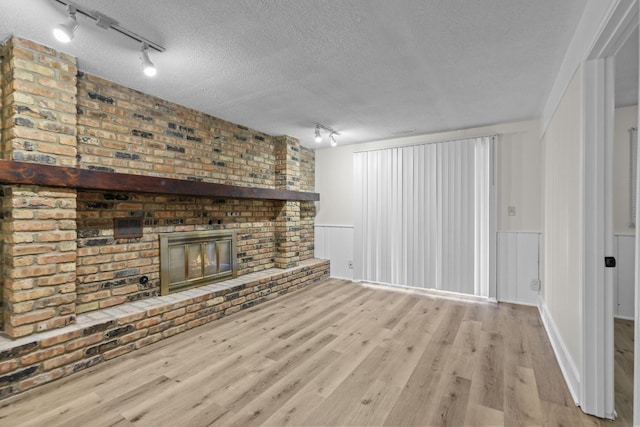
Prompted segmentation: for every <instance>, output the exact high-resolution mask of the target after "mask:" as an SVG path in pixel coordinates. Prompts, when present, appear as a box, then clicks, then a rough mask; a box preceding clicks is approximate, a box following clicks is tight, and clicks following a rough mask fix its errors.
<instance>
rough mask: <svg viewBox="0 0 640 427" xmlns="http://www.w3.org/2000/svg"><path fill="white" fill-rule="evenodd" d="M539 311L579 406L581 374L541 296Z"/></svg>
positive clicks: (568, 384) (557, 358) (572, 394)
mask: <svg viewBox="0 0 640 427" xmlns="http://www.w3.org/2000/svg"><path fill="white" fill-rule="evenodd" d="M538 311H539V312H540V317H541V318H542V324H543V325H544V328H545V330H546V331H547V336H548V337H549V341H551V347H552V348H553V352H554V353H555V355H556V360H557V361H558V365H560V370H561V371H562V375H563V376H564V380H565V382H566V383H567V387H568V388H569V392H570V393H571V397H572V398H573V401H574V403H575V404H576V406H579V405H580V399H579V396H580V372H579V371H578V368H577V367H576V364H575V362H574V361H573V359H572V358H571V355H570V354H569V352H568V351H567V347H566V345H565V344H564V341H563V340H562V337H561V336H560V333H559V332H558V328H557V327H556V324H555V322H554V321H553V318H552V317H551V315H550V314H549V311H548V310H547V306H546V304H545V303H544V301H543V300H542V298H540V296H538Z"/></svg>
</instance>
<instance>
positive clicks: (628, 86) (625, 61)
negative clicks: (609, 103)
mask: <svg viewBox="0 0 640 427" xmlns="http://www.w3.org/2000/svg"><path fill="white" fill-rule="evenodd" d="M639 50H640V49H639V48H638V30H637V29H636V30H635V31H634V32H633V33H632V34H631V36H629V38H628V39H627V41H626V43H625V44H624V45H623V46H622V48H621V49H620V51H619V52H618V53H617V54H616V65H615V69H616V72H615V73H616V80H615V81H616V83H615V88H616V95H615V102H616V107H628V106H630V105H638V53H639V52H638V51H639Z"/></svg>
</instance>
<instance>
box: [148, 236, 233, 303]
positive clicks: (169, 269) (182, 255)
mask: <svg viewBox="0 0 640 427" xmlns="http://www.w3.org/2000/svg"><path fill="white" fill-rule="evenodd" d="M159 238H160V294H161V295H168V294H170V293H173V292H178V291H182V290H185V289H188V288H193V287H196V286H203V285H208V284H210V283H214V282H217V281H220V280H224V279H228V278H232V277H235V275H236V270H237V260H236V232H235V230H216V231H209V230H207V231H189V232H183V233H162V234H160V235H159Z"/></svg>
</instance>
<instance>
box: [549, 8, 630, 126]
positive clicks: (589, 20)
mask: <svg viewBox="0 0 640 427" xmlns="http://www.w3.org/2000/svg"><path fill="white" fill-rule="evenodd" d="M630 1H634V2H635V0H609V1H608V2H607V1H604V0H589V1H588V2H587V5H586V6H585V8H584V12H583V13H582V17H581V18H580V22H579V23H578V27H577V28H576V31H575V33H574V35H573V39H572V40H571V42H570V43H569V47H568V48H567V52H566V54H565V56H564V59H563V60H562V64H561V65H560V69H559V71H558V74H557V75H556V79H555V81H554V83H553V86H552V87H551V90H550V92H549V95H548V96H547V101H546V102H545V105H544V108H543V110H542V114H541V116H540V136H541V138H542V137H543V136H544V134H545V133H546V131H547V128H548V127H549V124H550V123H551V119H552V118H553V116H554V114H555V112H556V109H557V108H558V105H560V101H562V98H563V96H564V93H565V91H566V90H567V88H568V87H569V84H570V83H571V81H572V80H573V76H574V75H575V73H576V71H577V70H578V68H579V67H580V65H581V64H582V62H583V61H584V60H585V59H586V58H587V57H588V55H589V54H590V53H591V52H592V51H593V50H594V47H595V45H596V42H597V41H598V40H600V38H601V35H602V33H603V31H605V26H606V25H607V23H608V22H609V20H610V18H611V17H612V16H613V14H614V11H615V10H616V9H617V8H618V6H619V4H620V3H621V2H623V3H629V2H630Z"/></svg>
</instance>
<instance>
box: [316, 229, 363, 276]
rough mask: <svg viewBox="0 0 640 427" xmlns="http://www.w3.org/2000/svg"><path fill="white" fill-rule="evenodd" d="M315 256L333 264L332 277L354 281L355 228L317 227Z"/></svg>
mask: <svg viewBox="0 0 640 427" xmlns="http://www.w3.org/2000/svg"><path fill="white" fill-rule="evenodd" d="M314 232H315V256H316V258H322V259H328V260H329V261H330V262H331V271H330V275H331V277H335V278H339V279H347V280H353V264H352V263H351V264H350V262H352V261H353V227H352V226H346V225H341V226H335V225H316V226H315V228H314Z"/></svg>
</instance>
